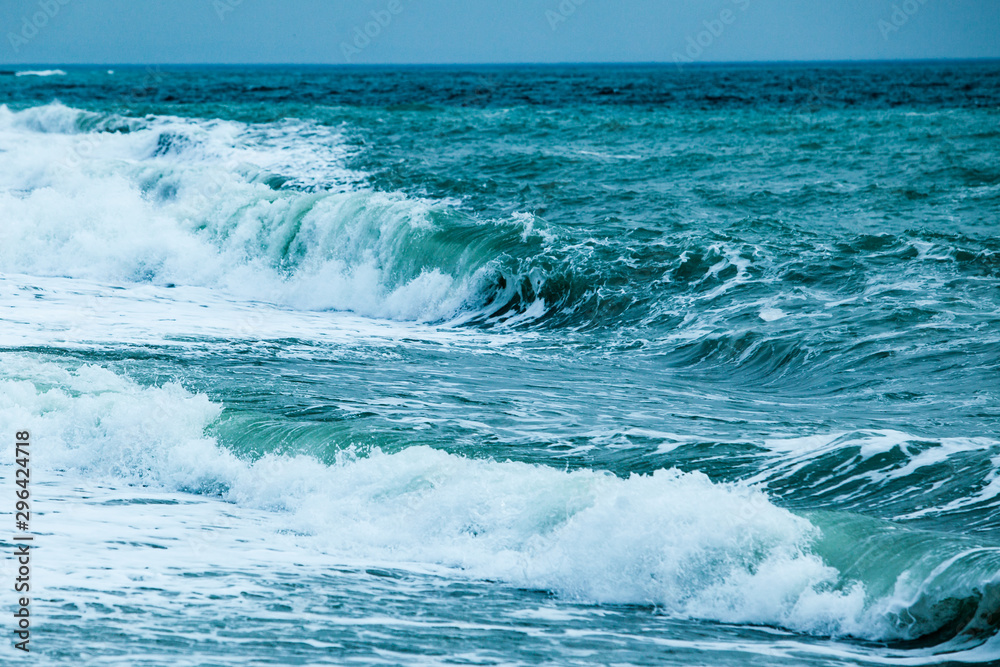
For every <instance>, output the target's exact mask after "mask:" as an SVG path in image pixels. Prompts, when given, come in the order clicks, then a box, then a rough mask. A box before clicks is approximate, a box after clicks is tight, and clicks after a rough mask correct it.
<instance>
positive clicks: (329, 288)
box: [0, 103, 485, 321]
mask: <svg viewBox="0 0 1000 667" xmlns="http://www.w3.org/2000/svg"><path fill="white" fill-rule="evenodd" d="M118 129H126V130H128V131H127V132H117V131H101V130H118ZM348 154H349V151H348V149H347V148H346V147H345V144H344V141H343V139H342V137H341V136H340V132H339V131H338V130H335V129H332V128H327V127H323V126H320V125H317V124H314V123H306V122H303V121H292V120H289V121H282V122H280V123H272V124H266V125H245V124H241V123H235V122H229V121H218V120H212V121H198V120H190V119H179V118H171V117H147V118H145V119H122V118H115V117H109V116H100V115H98V114H92V113H89V112H83V111H78V110H75V109H70V108H68V107H65V106H63V105H60V104H58V103H55V104H49V105H46V106H43V107H36V108H32V109H27V110H24V111H17V112H14V111H11V110H9V109H8V108H7V107H6V106H0V183H2V185H0V220H2V221H3V224H2V225H0V271H4V272H10V273H28V274H33V275H44V276H65V277H72V278H83V279H89V280H95V281H103V282H118V283H154V284H165V283H175V284H182V285H192V286H202V287H210V288H213V289H218V290H221V291H222V292H224V293H226V294H230V295H233V296H236V297H238V298H249V299H255V300H265V301H271V302H276V303H280V304H283V305H287V306H292V307H295V308H301V309H313V310H326V309H337V310H351V311H354V312H356V313H358V314H361V315H366V316H371V317H382V318H391V319H398V320H421V321H436V320H443V319H447V318H450V317H454V316H456V315H457V314H458V313H459V312H460V311H461V310H462V309H463V307H464V306H466V305H468V304H469V302H470V300H471V301H475V299H476V298H480V297H478V296H477V295H478V290H479V288H480V284H481V281H482V279H483V276H484V271H485V269H484V268H483V266H480V265H477V264H476V263H475V262H474V261H473V262H472V263H471V264H469V265H468V267H467V269H462V268H461V267H460V268H459V269H456V271H455V273H446V272H444V271H442V270H441V269H438V268H437V267H436V266H435V265H434V264H433V263H432V262H435V261H438V260H439V258H436V257H434V256H433V255H434V254H435V253H439V252H440V251H441V249H440V247H438V246H436V245H434V241H433V239H432V238H431V237H432V236H433V234H434V231H435V229H436V225H435V223H434V222H433V216H434V214H435V213H436V212H437V211H439V210H444V209H443V208H442V207H443V206H444V205H443V204H440V203H433V202H429V201H424V200H417V199H412V198H408V197H405V196H403V195H400V194H393V193H379V192H373V191H369V190H366V189H364V188H361V187H359V179H361V178H363V175H361V174H358V173H356V172H351V171H349V170H347V169H345V168H344V167H343V161H344V160H345V159H346V156H347V155H348ZM278 176H280V177H281V179H283V180H284V181H285V182H286V184H288V183H292V184H294V185H296V188H292V189H287V188H286V189H279V190H275V189H274V188H273V187H271V185H268V183H270V182H271V181H272V180H273V178H276V177H278Z"/></svg>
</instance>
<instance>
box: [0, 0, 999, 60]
mask: <svg viewBox="0 0 1000 667" xmlns="http://www.w3.org/2000/svg"><path fill="white" fill-rule="evenodd" d="M2 5H3V8H4V9H3V12H2V14H0V34H2V37H0V65H15V64H39V65H59V64H67V65H70V64H182V63H183V64H194V63H217V64H248V63H282V64H284V63H301V64H348V63H357V64H431V63H433V64H447V63H462V64H466V63H527V62H531V63H550V62H676V61H683V62H733V61H796V60H891V59H924V58H1000V0H2Z"/></svg>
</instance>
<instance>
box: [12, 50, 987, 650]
mask: <svg viewBox="0 0 1000 667" xmlns="http://www.w3.org/2000/svg"><path fill="white" fill-rule="evenodd" d="M0 429H2V432H0V441H2V443H3V444H2V446H0V450H2V452H3V454H2V458H0V498H5V499H6V501H3V502H2V503H0V509H2V510H3V521H5V522H6V524H5V527H4V529H3V531H4V532H3V534H2V535H0V542H2V544H0V549H2V550H3V565H2V568H0V588H2V589H3V590H5V591H7V592H6V593H3V594H2V596H0V598H2V599H0V604H2V606H3V609H4V617H5V618H6V620H4V621H3V622H2V624H0V625H2V627H3V628H4V629H3V633H2V635H3V637H5V639H4V640H3V641H2V642H0V661H2V662H4V664H8V663H10V664H14V662H15V661H20V662H23V664H32V665H74V666H76V665H84V666H90V665H95V666H96V665H101V666H105V665H112V666H115V665H117V666H121V667H126V666H128V667H132V666H152V665H181V666H183V665H191V666H195V665H197V666H203V665H211V666H237V665H239V666H242V665H322V664H331V665H347V664H364V665H444V664H448V665H457V664H467V665H500V664H503V665H536V664H544V665H605V664H619V665H678V666H688V665H711V666H734V667H735V666H743V665H751V664H752V665H774V666H789V667H791V666H796V667H798V666H803V665H805V666H833V665H932V664H949V665H955V664H1000V63H996V62H985V61H984V62H937V63H934V62H916V63H896V64H879V63H868V64H804V65H764V64H762V65H744V66H735V65H732V66H729V65H684V66H683V67H677V66H674V65H662V66H653V65H649V66H639V65H637V66H545V67H529V66H520V67H408V68H407V67H396V68H389V67H343V68H320V67H298V68H291V67H285V68H280V67H256V68H207V67H200V68H199V67H188V68H179V67H126V68H121V67H115V68H114V69H113V70H109V69H107V68H106V67H102V68H96V67H90V68H81V67H75V68H70V67H63V68H61V69H53V68H52V67H51V66H47V67H36V68H29V67H22V68H18V69H11V70H9V71H4V72H0ZM18 431H30V434H31V481H30V485H31V486H30V488H31V510H32V515H31V534H32V535H33V536H34V541H33V547H32V557H31V587H32V590H31V594H32V598H31V653H30V656H24V655H23V654H22V652H21V651H18V650H17V649H15V648H14V641H15V635H14V629H15V624H14V618H13V616H12V614H13V613H14V611H15V609H16V605H17V599H16V597H15V593H14V592H13V590H12V586H13V582H14V579H15V577H16V575H17V563H16V561H15V557H14V553H15V546H14V542H13V541H12V537H13V536H14V535H15V534H16V531H15V523H14V512H13V510H14V503H15V500H16V498H15V491H16V490H17V489H18V487H17V486H16V485H15V481H16V477H15V467H16V464H15V457H16V455H15V437H14V436H15V433H16V432H18ZM20 662H19V664H20Z"/></svg>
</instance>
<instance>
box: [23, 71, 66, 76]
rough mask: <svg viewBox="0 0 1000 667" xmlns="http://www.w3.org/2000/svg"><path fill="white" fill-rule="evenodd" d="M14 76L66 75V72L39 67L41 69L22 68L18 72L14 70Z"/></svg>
mask: <svg viewBox="0 0 1000 667" xmlns="http://www.w3.org/2000/svg"><path fill="white" fill-rule="evenodd" d="M14 76H66V72H64V71H63V70H61V69H41V70H30V69H29V70H23V71H20V72H14Z"/></svg>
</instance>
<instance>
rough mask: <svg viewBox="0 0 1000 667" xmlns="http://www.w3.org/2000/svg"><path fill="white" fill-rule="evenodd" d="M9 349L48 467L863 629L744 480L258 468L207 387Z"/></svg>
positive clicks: (528, 572) (523, 577)
mask: <svg viewBox="0 0 1000 667" xmlns="http://www.w3.org/2000/svg"><path fill="white" fill-rule="evenodd" d="M0 358H2V368H3V380H2V381H0V419H2V420H3V422H4V423H12V424H31V425H32V432H33V438H34V441H35V443H36V448H35V450H34V451H35V452H36V455H35V456H36V458H35V465H37V466H39V467H40V468H43V469H65V470H71V471H77V472H80V473H85V474H86V475H87V477H88V478H89V479H91V480H101V479H104V480H110V481H113V482H115V483H118V484H121V483H132V484H143V485H153V486H154V487H157V486H158V487H163V488H167V489H179V490H184V491H198V492H201V493H208V494H213V493H218V494H221V495H222V497H224V498H225V499H227V500H229V501H230V502H233V503H235V504H236V505H237V506H238V507H240V508H246V509H248V510H254V511H257V510H266V511H270V512H276V513H279V514H280V515H281V520H280V521H276V522H275V524H276V525H280V526H281V528H282V529H283V530H291V531H293V532H296V533H299V534H302V535H308V536H311V537H310V538H309V539H310V541H311V544H312V548H315V549H319V550H321V551H323V552H324V553H327V554H330V555H331V556H334V557H335V558H337V559H350V560H355V561H356V560H358V559H368V560H371V561H378V562H393V563H398V564H400V565H401V566H403V565H406V564H418V565H419V566H422V567H445V568H448V569H450V570H451V571H452V572H453V573H454V574H456V575H459V574H460V575H461V576H471V577H477V578H489V579H501V580H505V581H508V582H511V583H514V584H517V585H519V586H525V587H532V588H545V589H550V590H553V591H556V592H558V593H560V594H561V595H563V596H566V597H570V598H573V599H579V600H584V601H598V602H634V603H643V604H656V605H658V606H660V607H661V608H663V609H665V610H667V611H669V612H670V613H672V614H675V615H680V616H690V617H696V618H710V619H717V620H722V621H729V622H752V623H766V624H777V625H783V626H786V627H792V628H796V629H801V630H807V631H813V632H845V631H856V630H857V623H858V622H859V621H858V620H857V619H858V617H859V614H860V613H861V610H862V608H863V606H864V594H863V591H862V590H861V589H860V588H851V589H849V590H846V591H842V592H836V591H833V590H827V589H828V588H829V587H830V586H831V584H832V583H833V582H834V581H835V580H836V578H837V572H836V571H835V570H833V569H832V568H830V567H828V566H826V565H824V564H823V562H822V561H821V560H820V559H819V558H818V557H817V556H816V555H814V554H812V553H811V552H810V550H809V545H810V543H811V541H812V539H813V538H814V537H815V536H816V529H815V528H814V527H813V526H811V525H810V524H809V522H808V521H806V520H804V519H802V518H800V517H797V516H795V515H793V514H791V513H789V512H787V511H785V510H782V509H779V508H777V507H775V506H774V505H772V504H771V503H770V502H768V500H767V498H766V497H765V496H764V495H763V494H762V493H760V492H759V491H755V490H753V489H751V488H749V487H746V486H742V485H719V484H713V483H712V482H710V481H709V480H708V478H706V477H705V476H704V475H701V474H698V473H694V474H686V473H681V472H678V471H672V470H660V471H657V472H656V473H654V474H652V475H633V476H631V477H630V478H628V479H620V478H618V477H615V476H613V475H611V474H608V473H603V472H599V471H596V472H595V471H577V472H566V471H563V470H559V469H555V468H550V467H546V466H540V465H528V464H522V463H513V462H496V461H485V460H472V459H466V458H463V457H460V456H454V455H451V454H448V453H445V452H442V451H438V450H434V449H430V448H427V447H412V448H409V449H406V450H404V451H401V452H399V453H395V454H386V453H381V452H379V451H377V450H376V451H374V452H373V453H372V454H371V455H370V456H366V457H359V456H356V455H354V454H353V453H351V452H350V451H346V452H345V453H344V454H343V455H342V456H341V457H340V460H339V461H338V462H337V463H336V464H335V465H325V464H323V463H321V462H319V461H317V460H315V459H312V458H309V457H304V456H296V457H288V456H267V457H264V458H263V459H260V460H258V461H255V462H250V461H244V460H240V459H238V458H237V457H236V456H234V455H233V454H232V453H230V452H228V451H227V450H225V449H223V448H222V447H220V446H219V445H218V444H217V443H216V442H215V441H213V439H211V438H209V437H206V435H205V429H206V427H207V426H209V425H210V424H211V423H212V422H213V420H215V419H216V418H217V417H218V415H219V414H220V406H218V405H217V404H214V403H212V402H211V401H209V400H208V399H207V398H206V397H205V396H203V395H196V394H192V393H190V392H188V391H186V390H184V389H183V388H182V387H180V386H179V385H176V384H168V385H164V386H162V387H142V386H140V385H138V384H136V383H135V382H133V381H131V380H129V379H127V378H124V377H121V376H119V375H116V374H114V373H112V372H110V371H108V370H106V369H103V368H99V367H96V366H89V365H79V364H74V363H73V362H60V363H54V362H49V361H44V360H42V359H41V358H38V357H34V356H30V355H17V354H3V355H0ZM8 449H9V446H8ZM8 453H10V452H8ZM7 458H8V460H9V458H10V457H9V456H8V457H7Z"/></svg>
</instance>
